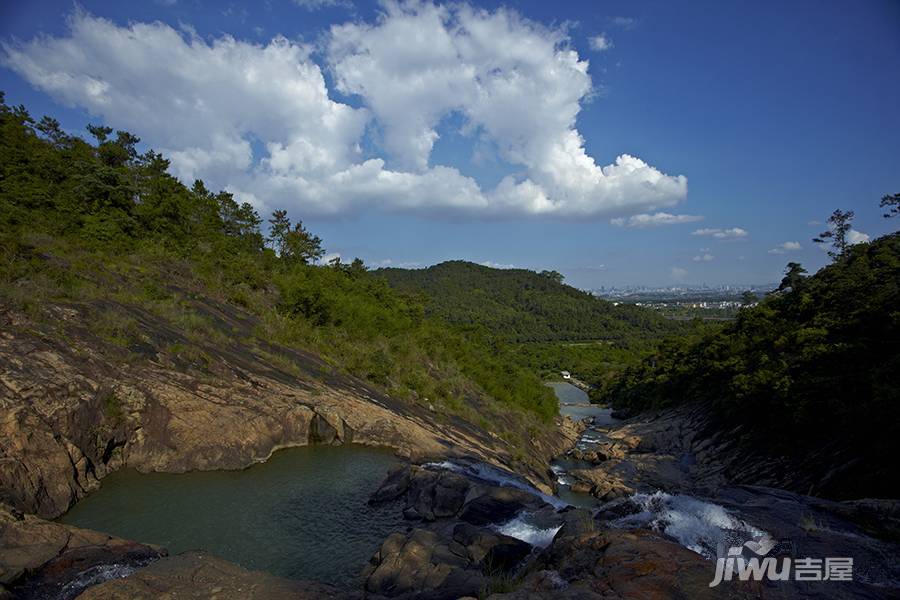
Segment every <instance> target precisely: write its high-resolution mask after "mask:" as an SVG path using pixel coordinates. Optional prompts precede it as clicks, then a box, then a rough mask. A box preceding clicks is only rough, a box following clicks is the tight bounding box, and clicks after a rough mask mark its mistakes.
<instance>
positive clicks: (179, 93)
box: [2, 2, 687, 218]
mask: <svg viewBox="0 0 900 600" xmlns="http://www.w3.org/2000/svg"><path fill="white" fill-rule="evenodd" d="M312 3H313V4H316V2H312ZM183 29H188V31H187V32H185V31H178V30H176V29H173V28H172V27H170V26H168V25H166V24H163V23H159V22H155V23H133V24H130V25H129V26H127V27H125V26H119V25H116V24H115V23H113V22H111V21H108V20H106V19H102V18H97V17H94V16H91V15H89V14H87V13H85V12H83V11H81V10H76V11H75V12H74V13H73V15H72V16H71V17H70V19H69V32H68V33H67V34H66V35H63V36H59V37H53V36H40V37H36V38H34V39H32V40H30V41H27V42H24V43H18V42H17V43H10V42H6V43H3V52H2V62H3V64H4V65H5V66H7V67H9V68H11V69H13V70H14V71H16V72H17V73H19V74H20V75H21V76H22V77H24V78H25V79H26V80H27V81H28V82H29V83H31V84H32V85H34V86H35V87H37V88H39V89H41V90H43V91H45V92H47V93H49V94H50V95H52V96H53V97H54V98H55V99H57V100H59V101H61V102H63V103H65V104H67V105H70V106H78V107H83V108H85V109H87V110H88V111H89V112H91V113H92V114H95V115H98V116H100V117H102V118H103V120H104V121H105V122H106V123H108V124H110V125H112V126H114V127H117V128H123V129H129V130H132V131H133V132H135V133H137V134H138V135H140V136H141V137H143V138H144V141H145V142H147V143H148V144H150V145H151V146H153V147H154V148H156V149H158V150H161V151H163V152H164V153H165V154H166V155H167V156H169V157H170V158H171V160H172V170H173V172H174V174H176V175H177V176H179V177H180V178H182V179H183V180H185V181H187V182H190V181H191V180H192V179H194V178H203V179H204V180H206V181H207V183H208V184H209V185H210V187H217V188H218V187H224V188H227V189H229V190H230V191H233V192H234V193H235V194H236V196H237V197H238V198H239V199H241V200H247V201H250V202H251V203H253V204H254V205H255V206H257V208H259V209H260V210H263V211H268V210H270V209H271V208H272V207H286V208H288V209H295V210H298V211H300V213H301V214H303V215H310V214H315V215H327V214H346V213H352V212H355V211H359V210H364V209H381V210H389V211H403V212H416V213H420V214H428V215H443V214H448V213H449V214H454V215H463V216H466V215H468V216H490V217H498V216H500V217H505V216H519V215H552V216H558V217H579V218H583V217H598V216H609V215H611V214H613V215H616V214H618V215H625V216H627V215H629V214H634V213H638V212H641V211H647V210H653V209H658V208H663V207H668V206H673V205H675V204H677V203H678V202H679V201H681V200H682V199H684V198H685V196H686V194H687V180H686V178H685V177H683V176H676V177H672V176H668V175H666V174H664V173H662V172H661V171H659V170H658V169H656V168H654V167H652V166H650V165H648V164H647V163H645V162H644V161H643V160H641V159H640V158H637V157H634V156H631V155H628V154H622V155H620V156H619V157H617V158H616V159H615V161H614V162H613V163H612V164H609V165H605V166H601V165H598V164H597V163H596V162H595V160H594V159H593V158H592V157H591V156H589V155H588V154H587V153H586V151H585V147H584V140H583V138H582V136H581V134H580V133H579V131H578V130H577V129H576V127H575V121H576V117H577V115H578V112H579V111H580V109H581V102H582V101H583V100H585V98H587V97H588V96H589V94H590V93H591V91H592V82H591V77H590V75H589V74H588V63H587V61H585V60H582V59H581V58H579V56H578V54H577V53H576V52H575V51H574V50H572V49H571V48H570V47H569V45H568V39H567V37H566V35H565V33H564V32H563V31H562V30H559V29H549V28H546V27H543V26H542V25H539V24H536V23H533V22H530V21H527V20H525V19H523V18H522V17H520V16H519V15H518V14H517V13H515V12H514V11H511V10H507V9H498V10H496V11H494V12H487V11H483V10H478V9H474V8H472V7H469V6H467V5H453V6H452V7H442V6H435V5H432V4H430V3H410V4H402V5H401V4H394V3H388V4H387V5H386V6H385V8H384V13H383V14H382V15H381V16H380V17H379V18H378V19H377V21H376V22H374V23H364V22H352V23H347V24H344V25H340V26H335V27H333V28H332V29H331V31H330V32H329V34H328V36H327V44H326V46H327V47H326V52H325V54H326V57H327V64H328V68H330V69H331V71H332V73H333V74H334V80H335V82H336V86H337V89H338V91H340V92H342V93H344V94H348V95H355V96H358V97H359V98H360V100H361V104H362V105H363V106H362V107H358V108H357V107H354V106H351V105H350V104H346V103H342V102H338V101H335V100H333V99H332V98H331V95H330V90H329V89H328V87H327V85H326V82H325V78H324V77H323V73H322V68H321V67H320V66H319V65H318V64H316V62H314V60H313V58H312V48H311V47H309V46H307V45H304V44H301V43H297V42H294V41H291V40H288V39H286V38H284V37H276V38H274V39H272V40H271V41H270V42H268V43H267V44H255V43H252V42H249V41H244V40H238V39H235V38H233V37H231V36H228V35H223V36H221V37H218V38H215V39H212V40H211V41H207V40H204V39H201V38H200V37H198V36H197V35H196V34H195V33H192V32H190V31H189V28H183ZM454 113H455V114H459V115H461V116H462V120H463V121H464V123H465V125H464V128H463V133H465V134H468V135H470V136H473V137H474V138H475V139H479V140H486V141H488V142H489V143H490V144H491V146H492V147H494V148H496V149H497V152H498V153H499V157H500V158H501V159H502V160H504V161H505V162H507V163H508V164H510V165H512V166H513V167H515V168H518V169H519V171H518V172H517V173H516V174H514V175H509V176H507V177H505V178H504V179H503V180H502V181H500V183H499V184H498V185H497V186H496V187H495V188H493V189H488V190H486V189H482V187H481V185H480V184H479V183H478V182H477V181H476V180H475V179H473V178H471V177H468V176H466V175H465V174H463V173H461V172H460V171H459V170H458V169H457V168H456V167H453V166H447V165H436V164H432V162H431V151H432V148H433V146H434V143H435V141H436V140H437V139H438V132H437V128H438V125H439V124H440V122H441V121H442V120H443V119H445V118H446V117H447V116H448V115H451V114H454ZM367 131H379V132H382V136H383V139H381V146H382V152H379V151H378V147H376V148H374V149H370V148H367V147H366V144H367V143H368V142H367V140H368V137H367V135H366V134H367ZM373 154H374V157H373Z"/></svg>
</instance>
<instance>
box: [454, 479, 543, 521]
mask: <svg viewBox="0 0 900 600" xmlns="http://www.w3.org/2000/svg"><path fill="white" fill-rule="evenodd" d="M543 505H544V502H543V501H542V500H540V499H538V498H537V497H535V496H534V495H532V494H529V493H528V492H526V491H524V490H520V489H518V488H513V487H491V488H488V489H487V490H486V491H485V492H484V493H483V494H481V495H479V496H476V497H475V498H473V499H471V500H469V501H467V502H466V504H465V506H464V507H463V509H462V511H461V512H460V513H459V518H460V519H462V520H463V521H467V522H469V523H472V524H474V525H486V524H488V523H502V522H504V521H508V520H510V519H512V518H513V517H514V516H516V515H517V514H519V513H520V512H521V511H522V510H525V509H528V508H531V509H536V508H539V507H541V506H543Z"/></svg>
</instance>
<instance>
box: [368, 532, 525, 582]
mask: <svg viewBox="0 0 900 600" xmlns="http://www.w3.org/2000/svg"><path fill="white" fill-rule="evenodd" d="M530 553H531V546H530V545H529V544H526V543H525V542H522V541H520V540H517V539H515V538H511V537H509V536H506V535H502V534H500V533H497V532H495V531H492V530H490V529H486V528H483V527H476V526H474V525H470V524H468V523H455V524H447V525H444V526H442V527H438V528H436V529H423V528H416V529H413V530H412V531H411V532H409V533H406V534H403V533H394V534H392V535H391V536H389V537H388V538H387V539H386V540H385V541H384V543H383V544H382V546H381V548H380V549H379V551H378V552H377V553H376V554H375V555H374V556H373V557H372V560H371V561H370V565H369V567H368V568H367V570H366V571H365V573H364V575H365V577H366V583H365V589H366V591H367V592H370V593H374V594H379V595H382V596H387V597H416V598H429V599H442V598H447V599H451V598H453V599H455V598H459V597H461V596H478V595H479V594H480V592H481V591H482V589H483V588H484V586H485V585H486V584H487V583H488V580H489V578H490V577H493V576H502V575H503V574H506V573H509V572H511V571H512V570H514V569H515V568H516V566H517V565H518V564H520V563H521V562H522V560H523V559H524V558H525V557H526V556H528V555H529V554H530Z"/></svg>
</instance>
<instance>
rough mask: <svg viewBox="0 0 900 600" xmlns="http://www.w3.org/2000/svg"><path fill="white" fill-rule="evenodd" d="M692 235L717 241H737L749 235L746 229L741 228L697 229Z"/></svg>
mask: <svg viewBox="0 0 900 600" xmlns="http://www.w3.org/2000/svg"><path fill="white" fill-rule="evenodd" d="M691 235H704V236H710V237H713V238H715V239H717V240H736V239H741V238H745V237H747V236H748V235H749V233H748V232H747V230H746V229H741V228H740V227H732V228H731V229H718V228H704V229H695V230H694V231H693V232H691Z"/></svg>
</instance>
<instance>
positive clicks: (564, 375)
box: [562, 371, 572, 379]
mask: <svg viewBox="0 0 900 600" xmlns="http://www.w3.org/2000/svg"><path fill="white" fill-rule="evenodd" d="M562 376H563V379H571V377H572V374H571V373H569V372H568V371H563V372H562Z"/></svg>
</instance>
